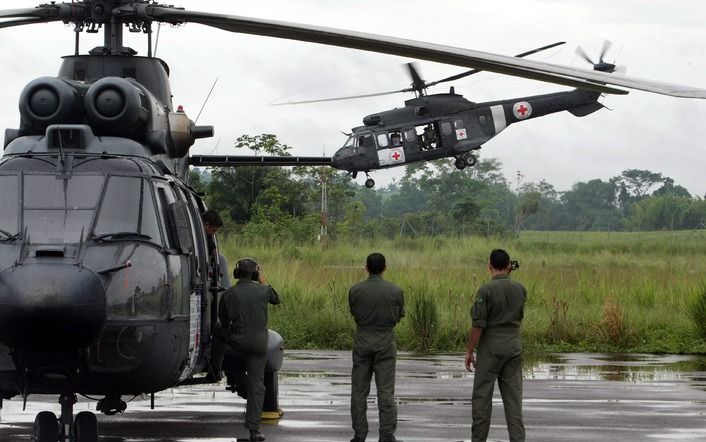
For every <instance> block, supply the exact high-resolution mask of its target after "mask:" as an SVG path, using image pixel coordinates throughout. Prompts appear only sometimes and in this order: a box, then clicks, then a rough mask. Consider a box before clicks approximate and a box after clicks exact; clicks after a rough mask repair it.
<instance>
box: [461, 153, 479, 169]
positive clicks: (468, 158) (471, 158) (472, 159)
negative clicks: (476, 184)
mask: <svg viewBox="0 0 706 442" xmlns="http://www.w3.org/2000/svg"><path fill="white" fill-rule="evenodd" d="M463 160H464V161H465V162H466V166H468V167H473V166H475V165H476V163H477V162H478V158H476V156H475V155H473V154H471V153H469V154H468V155H464V156H463Z"/></svg>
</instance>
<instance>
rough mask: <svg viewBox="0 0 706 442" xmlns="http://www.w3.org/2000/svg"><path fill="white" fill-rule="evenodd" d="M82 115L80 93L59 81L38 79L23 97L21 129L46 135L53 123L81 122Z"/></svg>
mask: <svg viewBox="0 0 706 442" xmlns="http://www.w3.org/2000/svg"><path fill="white" fill-rule="evenodd" d="M81 115H82V112H81V101H80V97H79V93H78V91H77V90H76V89H75V88H74V87H73V86H71V85H70V84H69V83H67V82H66V81H64V80H61V79H59V78H55V77H40V78H37V79H36V80H33V81H31V82H30V83H29V84H28V85H27V86H25V88H24V90H23V91H22V93H21V94H20V116H21V118H22V126H23V127H26V128H28V129H29V130H30V131H32V132H37V133H38V134H43V133H44V131H45V130H46V128H47V126H49V125H51V124H72V123H78V122H80V118H81Z"/></svg>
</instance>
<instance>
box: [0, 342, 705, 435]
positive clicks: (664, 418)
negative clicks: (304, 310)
mask: <svg viewBox="0 0 706 442" xmlns="http://www.w3.org/2000/svg"><path fill="white" fill-rule="evenodd" d="M525 366H526V367H525V371H524V378H525V381H524V417H525V427H526V430H527V441H538V442H553V441H556V442H559V441H561V442H568V441H584V442H585V441H621V442H626V441H628V442H629V441H704V440H706V419H705V417H706V416H705V415H706V357H696V356H655V355H600V354H559V355H550V356H548V357H547V359H546V360H542V361H529V360H527V361H526V362H525ZM350 367H351V363H350V352H334V351H287V352H286V356H285V362H284V366H283V370H282V372H280V379H279V391H280V396H279V401H280V407H281V409H282V411H283V413H284V414H283V416H282V418H281V419H279V420H274V421H268V422H265V423H263V425H262V428H261V430H262V432H263V433H264V435H265V436H266V437H267V440H268V441H270V442H333V441H348V440H350V438H351V437H352V436H353V434H352V430H351V428H350V415H349V393H350ZM472 383H473V374H472V373H469V372H467V371H466V370H465V369H464V368H463V355H461V354H452V355H448V354H447V355H433V356H416V355H413V354H410V353H400V355H399V358H398V365H397V384H396V385H397V389H396V397H397V399H398V405H399V418H398V429H397V437H398V438H399V439H401V440H403V441H406V442H421V441H425V442H436V441H468V440H470V437H471V434H470V433H471V404H470V399H471V388H472ZM29 399H30V400H29V401H28V403H27V410H26V411H22V399H21V398H14V399H13V400H10V401H5V402H4V408H3V409H2V412H1V414H0V440H2V441H14V440H31V432H32V422H33V420H34V416H35V415H36V414H37V413H38V412H39V411H42V410H50V411H54V412H55V413H57V414H58V413H59V405H58V404H57V403H56V398H54V397H49V396H36V397H35V396H31V397H30V398H29ZM125 399H129V398H125ZM94 409H95V402H92V401H89V400H86V399H83V398H81V399H80V400H79V403H78V404H77V405H76V408H75V412H79V411H83V410H90V411H93V410H94ZM244 411H245V401H244V400H243V399H241V398H239V397H237V396H236V395H234V394H232V393H230V392H228V391H226V390H225V386H224V385H223V384H209V385H202V386H192V387H184V388H175V389H170V390H166V391H163V392H161V393H159V394H157V395H156V398H155V409H154V410H150V401H149V397H137V398H134V399H133V400H132V401H131V402H130V403H129V404H128V409H127V411H126V412H125V413H123V414H121V415H117V416H103V415H99V416H98V420H99V429H100V433H101V438H100V440H101V442H128V441H130V442H158V441H159V442H163V441H170V442H172V441H174V442H177V441H178V442H204V441H210V442H226V441H228V442H232V441H235V440H236V437H237V436H239V437H245V435H246V434H247V433H246V431H245V429H244V427H243V415H244ZM368 420H369V423H370V434H369V435H368V440H369V441H376V440H377V436H378V435H377V428H378V426H377V422H378V420H377V409H376V404H375V388H374V386H373V387H372V389H371V397H370V400H369V407H368ZM489 440H492V441H507V440H508V436H507V431H506V429H505V421H504V416H503V411H502V402H501V400H500V397H499V393H498V392H497V389H496V394H495V398H494V402H493V421H492V427H491V432H490V439H489Z"/></svg>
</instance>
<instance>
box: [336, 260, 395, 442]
mask: <svg viewBox="0 0 706 442" xmlns="http://www.w3.org/2000/svg"><path fill="white" fill-rule="evenodd" d="M365 268H366V269H367V270H368V274H369V276H368V279H366V280H365V281H362V282H360V283H358V284H356V285H354V286H353V287H351V289H350V290H349V292H348V304H349V306H350V309H351V314H352V315H353V319H355V323H356V332H355V342H354V344H353V369H352V372H351V420H352V421H353V431H354V432H355V436H354V437H353V439H351V442H363V441H365V438H366V437H367V435H368V419H367V416H366V412H367V409H368V406H367V399H368V394H369V393H370V380H371V378H372V376H373V373H374V374H375V385H376V386H377V396H378V411H379V416H380V441H381V442H401V441H398V440H397V439H396V438H395V430H396V429H397V405H396V404H395V364H396V361H397V347H396V345H395V332H394V327H395V325H397V323H398V322H400V319H402V317H403V316H404V296H403V294H402V289H401V288H399V287H398V286H396V285H395V284H393V283H391V282H388V281H385V280H384V279H383V278H382V275H383V273H384V272H385V270H386V269H387V266H386V264H385V257H384V256H383V255H382V254H380V253H372V254H370V255H369V256H368V258H367V261H366V266H365Z"/></svg>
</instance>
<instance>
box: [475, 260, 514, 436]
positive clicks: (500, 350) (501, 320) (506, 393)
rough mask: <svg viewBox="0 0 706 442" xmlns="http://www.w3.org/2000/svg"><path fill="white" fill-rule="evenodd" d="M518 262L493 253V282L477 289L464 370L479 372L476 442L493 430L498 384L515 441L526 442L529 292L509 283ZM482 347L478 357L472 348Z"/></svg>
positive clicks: (490, 265)
mask: <svg viewBox="0 0 706 442" xmlns="http://www.w3.org/2000/svg"><path fill="white" fill-rule="evenodd" d="M516 266H517V261H510V255H508V253H507V252H506V251H504V250H502V249H495V250H493V251H492V252H491V253H490V260H489V263H488V270H490V274H491V275H492V277H493V279H492V280H491V281H489V282H488V283H486V284H484V285H483V286H482V287H481V288H479V289H478V293H477V294H476V300H475V303H474V304H473V307H472V308H471V317H472V319H473V324H472V328H471V331H470V336H469V340H468V348H467V350H466V358H465V365H466V369H467V370H468V371H471V366H472V365H473V366H474V367H475V369H476V373H475V377H474V379H473V397H472V399H471V405H472V407H473V425H472V428H471V433H472V441H473V442H485V441H486V440H487V438H488V431H489V429H490V415H491V412H492V408H493V389H494V387H495V381H496V380H497V381H498V387H499V388H500V395H501V396H502V400H503V406H504V407H505V421H506V423H507V430H508V433H509V434H510V442H524V440H525V426H524V424H523V423H522V340H521V338H520V323H521V322H522V319H523V317H524V309H525V301H526V300H527V290H526V289H525V288H524V287H523V286H522V284H520V283H519V282H516V281H513V280H511V279H510V272H511V271H512V270H513V268H516ZM476 345H478V354H477V355H476V356H475V357H474V355H473V349H474V348H475V347H476Z"/></svg>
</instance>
